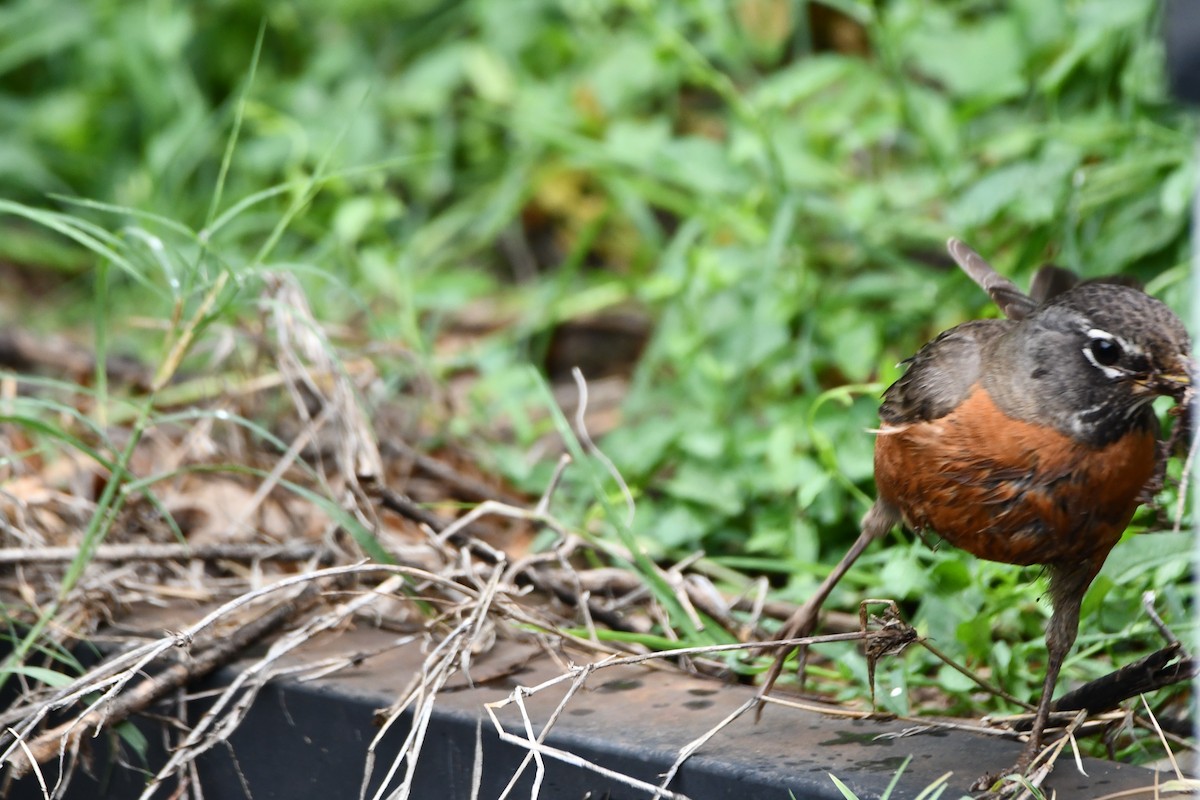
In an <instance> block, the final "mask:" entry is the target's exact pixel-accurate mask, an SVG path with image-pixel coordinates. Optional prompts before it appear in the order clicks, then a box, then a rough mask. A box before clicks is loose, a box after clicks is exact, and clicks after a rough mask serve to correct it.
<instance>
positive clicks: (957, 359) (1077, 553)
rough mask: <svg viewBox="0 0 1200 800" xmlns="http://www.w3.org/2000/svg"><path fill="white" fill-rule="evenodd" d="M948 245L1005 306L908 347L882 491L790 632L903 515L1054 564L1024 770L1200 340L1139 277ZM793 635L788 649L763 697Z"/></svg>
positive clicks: (1000, 552) (1020, 768)
mask: <svg viewBox="0 0 1200 800" xmlns="http://www.w3.org/2000/svg"><path fill="white" fill-rule="evenodd" d="M947 249H948V250H949V252H950V255H951V257H952V258H953V259H954V261H955V262H956V263H957V264H958V265H959V266H960V267H961V268H962V270H963V271H964V272H966V273H967V275H969V276H970V277H971V278H972V279H973V280H974V281H975V282H976V283H977V284H979V285H980V286H981V287H982V288H983V289H984V290H985V291H986V292H987V293H988V295H989V296H990V297H991V298H992V300H993V302H994V303H995V304H996V305H997V306H998V307H999V308H1000V310H1001V312H1002V313H1003V315H1004V318H1003V319H980V320H972V321H969V322H965V323H962V324H960V325H957V326H955V327H953V328H951V329H949V330H947V331H945V332H944V333H942V334H940V335H939V336H937V337H936V338H934V339H933V340H932V341H931V342H929V343H928V344H926V345H925V346H924V347H923V348H921V349H920V350H919V351H918V352H917V354H916V355H914V356H913V357H911V358H909V359H908V360H907V361H906V362H904V364H905V365H906V366H907V369H906V371H905V372H904V373H903V374H902V376H901V377H900V378H899V379H898V380H897V381H896V382H895V383H893V384H892V385H891V387H890V388H888V389H887V390H886V391H885V392H884V394H883V400H882V403H881V405H880V409H879V417H880V425H879V428H878V429H877V430H876V431H875V433H876V439H875V484H876V492H877V493H876V499H875V501H874V503H873V504H872V505H871V507H870V509H869V510H868V511H867V513H866V515H865V516H864V517H863V521H862V525H861V532H860V535H859V536H858V538H857V540H856V541H855V542H854V544H853V545H852V546H851V547H850V550H849V551H848V552H847V553H846V555H845V557H844V558H843V559H842V560H841V562H839V563H838V565H837V566H836V567H835V568H834V569H833V571H832V572H830V574H829V575H828V576H827V577H826V579H825V580H824V581H823V582H822V584H821V585H820V586H819V587H818V589H817V590H816V592H815V593H814V594H813V595H812V596H811V597H809V598H808V600H807V601H806V602H805V603H804V604H803V605H802V606H801V607H800V608H799V609H797V610H796V612H795V613H794V614H793V615H792V616H791V618H790V619H789V620H788V621H787V622H786V623H785V625H784V626H783V628H782V629H781V633H780V637H779V638H780V639H781V640H782V639H791V638H797V637H804V636H808V635H810V634H811V633H812V631H813V629H814V628H815V627H816V623H817V616H818V613H819V612H820V609H821V606H822V605H823V604H824V602H825V600H826V598H827V597H828V595H829V593H830V592H831V591H832V589H833V587H834V586H835V585H836V584H837V582H838V581H839V580H840V579H841V578H842V576H843V575H844V574H845V573H846V571H847V570H848V569H849V567H850V566H851V565H852V564H853V563H854V561H855V560H856V559H857V558H858V557H859V556H860V555H861V554H862V553H863V551H864V550H866V548H867V547H868V546H869V545H870V544H871V543H872V542H874V541H875V540H876V539H879V538H881V537H883V536H884V535H885V534H887V533H888V532H889V531H890V530H891V529H892V528H893V527H894V526H895V525H896V524H898V523H901V522H903V523H904V525H905V526H906V527H908V528H910V529H912V530H913V531H916V532H918V533H921V532H926V531H932V532H934V533H936V534H937V536H938V537H940V538H941V539H943V540H945V541H948V542H949V543H950V544H952V545H954V546H956V547H959V548H961V549H963V550H966V551H967V552H969V553H971V554H973V555H975V556H977V557H979V558H983V559H987V560H990V561H999V562H1003V563H1007V564H1015V565H1035V564H1036V565H1044V568H1045V570H1046V572H1047V574H1048V575H1049V597H1050V603H1051V608H1052V613H1051V617H1050V620H1049V622H1048V624H1047V626H1046V651H1047V660H1046V676H1045V681H1044V683H1043V686H1042V693H1041V697H1040V699H1039V701H1038V703H1037V710H1036V713H1035V716H1034V721H1033V726H1032V729H1031V730H1030V732H1029V738H1028V740H1027V742H1026V744H1025V747H1024V748H1023V750H1022V751H1021V754H1020V756H1019V758H1018V760H1017V763H1016V765H1015V766H1014V767H1013V770H1012V771H1013V772H1017V773H1025V772H1026V771H1027V770H1028V769H1029V768H1030V767H1031V765H1032V764H1033V763H1034V761H1035V759H1036V756H1037V754H1038V753H1039V752H1040V750H1041V745H1042V737H1043V734H1044V731H1045V728H1046V724H1047V719H1048V716H1049V713H1050V709H1051V705H1052V697H1053V694H1054V688H1055V685H1056V683H1057V681H1058V676H1059V672H1060V670H1061V669H1062V665H1063V660H1064V659H1065V658H1066V656H1067V654H1068V653H1069V652H1070V650H1071V647H1072V645H1073V644H1074V643H1075V638H1076V636H1077V634H1078V629H1079V610H1080V604H1081V602H1082V600H1083V596H1084V593H1085V592H1086V591H1087V589H1088V587H1089V586H1090V585H1091V583H1092V580H1093V579H1094V578H1095V577H1096V574H1097V573H1098V572H1099V570H1100V568H1101V566H1103V564H1104V561H1105V559H1106V558H1107V556H1108V554H1109V551H1111V550H1112V548H1113V546H1114V545H1116V543H1117V541H1118V540H1119V539H1120V538H1121V535H1122V533H1123V532H1124V530H1125V528H1126V526H1127V525H1128V524H1129V521H1130V520H1131V519H1132V517H1133V514H1134V512H1135V511H1136V510H1137V508H1138V505H1139V504H1140V502H1141V501H1142V498H1143V488H1144V487H1147V485H1148V484H1150V483H1151V482H1152V480H1153V479H1154V478H1155V475H1156V471H1157V466H1158V463H1159V460H1160V456H1159V447H1158V433H1159V423H1158V419H1157V417H1156V415H1155V412H1154V409H1153V408H1152V405H1151V404H1152V401H1153V400H1154V399H1155V398H1156V397H1159V396H1169V397H1172V398H1174V399H1175V400H1176V401H1177V403H1178V404H1180V405H1185V404H1187V403H1188V402H1189V401H1190V391H1191V390H1190V387H1191V383H1192V374H1193V372H1194V365H1193V361H1192V358H1191V342H1190V339H1189V337H1188V333H1187V331H1186V329H1185V328H1184V325H1183V323H1182V322H1181V321H1180V319H1179V317H1177V316H1176V315H1175V313H1174V312H1173V311H1171V309H1170V308H1168V307H1167V306H1166V305H1165V304H1164V303H1162V302H1161V301H1159V300H1157V299H1155V298H1153V297H1151V296H1150V295H1148V294H1146V293H1145V292H1143V291H1142V290H1141V289H1140V288H1139V287H1137V286H1136V285H1133V284H1132V283H1131V282H1130V281H1129V280H1127V279H1122V278H1119V277H1116V278H1109V279H1094V280H1088V281H1080V280H1079V279H1078V278H1077V277H1076V276H1075V274H1074V273H1073V272H1070V271H1069V270H1065V269H1062V268H1058V267H1044V268H1043V269H1042V270H1040V271H1039V272H1038V273H1037V275H1036V276H1035V278H1034V281H1033V284H1032V286H1031V289H1030V292H1029V293H1028V294H1026V293H1024V292H1022V291H1021V290H1020V289H1019V288H1018V287H1017V286H1016V285H1015V284H1014V283H1013V282H1012V281H1010V280H1008V279H1007V278H1005V277H1003V276H1002V275H1000V274H999V273H997V272H996V270H995V269H993V268H992V267H991V265H990V264H988V263H987V262H986V261H985V260H984V259H983V258H982V257H981V256H980V255H979V254H978V253H976V252H975V251H974V250H972V249H971V248H970V247H968V246H967V245H966V244H964V243H963V242H961V241H959V240H958V239H950V240H949V241H948V242H947ZM789 650H790V649H782V650H781V651H780V652H778V654H777V655H776V658H775V661H774V663H773V664H772V666H771V669H770V670H769V671H768V673H767V676H766V679H765V681H764V683H763V687H762V689H760V692H759V696H760V698H761V697H763V696H765V695H766V694H767V693H768V692H769V691H770V690H771V686H772V685H773V684H774V682H775V679H776V678H777V677H778V676H779V674H780V672H781V671H782V668H783V663H784V660H785V659H786V658H787V656H788V655H789ZM760 708H761V706H760Z"/></svg>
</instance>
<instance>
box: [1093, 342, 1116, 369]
mask: <svg viewBox="0 0 1200 800" xmlns="http://www.w3.org/2000/svg"><path fill="white" fill-rule="evenodd" d="M1092 358H1094V359H1096V363H1097V364H1099V365H1100V366H1102V367H1111V366H1112V365H1113V364H1116V363H1117V362H1118V361H1120V360H1121V345H1120V344H1118V343H1117V341H1116V340H1115V339H1100V338H1096V339H1092Z"/></svg>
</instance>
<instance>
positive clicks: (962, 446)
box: [875, 388, 1155, 567]
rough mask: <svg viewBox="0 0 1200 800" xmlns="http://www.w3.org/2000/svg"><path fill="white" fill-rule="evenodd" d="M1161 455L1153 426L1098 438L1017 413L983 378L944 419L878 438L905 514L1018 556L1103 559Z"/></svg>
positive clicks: (981, 547) (883, 492)
mask: <svg viewBox="0 0 1200 800" xmlns="http://www.w3.org/2000/svg"><path fill="white" fill-rule="evenodd" d="M1154 463H1155V440H1154V435H1153V433H1152V432H1150V431H1148V430H1146V431H1135V432H1134V433H1131V434H1130V435H1128V436H1125V437H1122V438H1121V439H1119V440H1118V441H1116V442H1113V443H1112V444H1110V445H1107V446H1105V447H1103V448H1094V447H1091V446H1088V445H1086V444H1082V443H1080V442H1078V441H1076V440H1075V439H1073V438H1072V437H1070V436H1067V435H1065V434H1062V433H1058V432H1057V431H1054V430H1052V429H1047V428H1042V427H1038V426H1035V425H1031V424H1029V423H1027V422H1021V421H1019V420H1015V419H1013V418H1011V417H1008V416H1007V415H1005V414H1004V413H1003V412H1002V411H1000V409H998V408H997V407H996V405H995V404H994V403H993V402H992V400H991V398H990V397H989V396H988V394H987V393H986V392H984V391H982V390H980V389H978V388H976V389H975V390H974V391H973V392H972V393H971V394H970V395H969V396H968V398H967V400H966V401H964V402H963V403H962V405H960V406H959V407H958V408H957V409H956V410H955V411H953V412H951V413H950V414H948V415H947V416H945V417H942V418H941V419H937V420H933V421H929V422H918V423H913V424H909V425H895V426H889V425H885V426H884V428H883V429H882V431H881V432H880V434H879V437H878V439H877V440H876V442H875V478H876V481H877V483H878V488H879V494H880V496H881V497H882V498H883V499H884V500H886V501H888V502H889V503H892V504H893V505H895V506H896V507H897V508H899V509H900V511H901V513H902V514H903V515H904V519H905V522H906V523H908V524H909V525H910V526H911V527H913V528H914V529H917V530H923V529H930V530H933V531H936V532H937V533H938V534H939V535H940V536H942V537H943V538H945V539H947V540H948V541H950V542H951V543H952V544H954V545H955V546H957V547H961V548H962V549H964V550H967V551H968V552H970V553H973V554H975V555H976V556H979V557H980V558H986V559H989V560H992V561H1003V562H1006V563H1009V564H1055V563H1059V564H1068V563H1071V562H1079V561H1089V562H1092V563H1093V564H1094V565H1095V566H1096V567H1099V564H1100V563H1102V562H1103V561H1104V558H1105V556H1107V555H1108V552H1109V550H1111V549H1112V547H1113V545H1114V544H1116V542H1117V540H1118V539H1119V538H1120V536H1121V533H1122V531H1124V530H1125V526H1126V525H1128V524H1129V520H1130V518H1131V517H1132V516H1133V512H1134V511H1135V510H1136V509H1137V498H1138V495H1139V493H1140V492H1141V490H1142V487H1143V486H1145V485H1146V482H1147V481H1148V480H1149V479H1150V477H1151V475H1152V473H1153V471H1154Z"/></svg>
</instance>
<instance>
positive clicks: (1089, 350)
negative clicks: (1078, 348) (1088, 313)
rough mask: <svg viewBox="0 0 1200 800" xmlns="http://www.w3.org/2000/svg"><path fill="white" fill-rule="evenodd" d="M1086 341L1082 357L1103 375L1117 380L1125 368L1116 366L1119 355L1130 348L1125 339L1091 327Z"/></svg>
mask: <svg viewBox="0 0 1200 800" xmlns="http://www.w3.org/2000/svg"><path fill="white" fill-rule="evenodd" d="M1087 337H1088V343H1087V344H1086V345H1084V347H1083V357H1084V358H1086V359H1087V360H1088V362H1089V363H1090V364H1091V365H1092V366H1093V367H1095V368H1096V369H1098V370H1100V371H1101V372H1103V373H1104V377H1106V378H1108V379H1110V380H1117V379H1118V378H1120V377H1122V376H1123V375H1124V374H1125V370H1123V369H1120V368H1119V367H1117V366H1116V364H1117V362H1118V361H1119V360H1120V358H1121V356H1122V355H1123V354H1124V353H1125V352H1127V351H1128V350H1129V349H1130V348H1129V346H1128V345H1127V344H1126V342H1125V340H1124V339H1122V338H1121V337H1119V336H1113V335H1112V334H1111V333H1109V332H1108V331H1102V330H1100V329H1099V328H1091V329H1090V330H1088V332H1087Z"/></svg>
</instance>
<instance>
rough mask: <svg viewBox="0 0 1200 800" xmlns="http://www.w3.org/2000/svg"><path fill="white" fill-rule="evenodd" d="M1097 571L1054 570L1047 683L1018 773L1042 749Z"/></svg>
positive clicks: (1081, 566)
mask: <svg viewBox="0 0 1200 800" xmlns="http://www.w3.org/2000/svg"><path fill="white" fill-rule="evenodd" d="M1096 572H1097V570H1096V569H1094V568H1091V566H1090V565H1089V564H1087V562H1084V563H1081V564H1076V565H1072V566H1071V567H1069V568H1063V567H1057V566H1055V567H1051V568H1050V598H1051V602H1052V603H1053V605H1054V612H1053V613H1052V614H1051V616H1050V624H1049V625H1048V626H1047V627H1046V654H1047V659H1046V682H1045V683H1044V684H1043V685H1042V699H1041V700H1040V701H1039V702H1038V707H1037V715H1036V716H1035V717H1034V718H1033V729H1032V730H1031V731H1030V732H1029V741H1028V742H1027V743H1026V744H1025V749H1024V750H1023V751H1021V757H1020V758H1018V759H1017V765H1016V770H1017V771H1018V772H1025V771H1026V770H1027V769H1029V766H1030V765H1031V764H1032V763H1033V760H1034V759H1035V758H1037V755H1038V752H1039V751H1040V750H1041V747H1042V734H1043V732H1044V731H1045V729H1046V722H1047V720H1048V719H1049V718H1050V706H1051V704H1052V701H1053V697H1054V687H1055V684H1057V683H1058V673H1059V671H1060V670H1061V669H1062V665H1063V661H1064V660H1065V659H1066V657H1067V654H1068V653H1070V652H1071V646H1072V645H1073V644H1075V636H1076V635H1077V634H1078V633H1079V606H1080V604H1081V603H1082V602H1083V595H1084V593H1085V592H1086V591H1087V588H1088V586H1089V585H1091V582H1092V578H1094V577H1095V575H1096Z"/></svg>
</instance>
